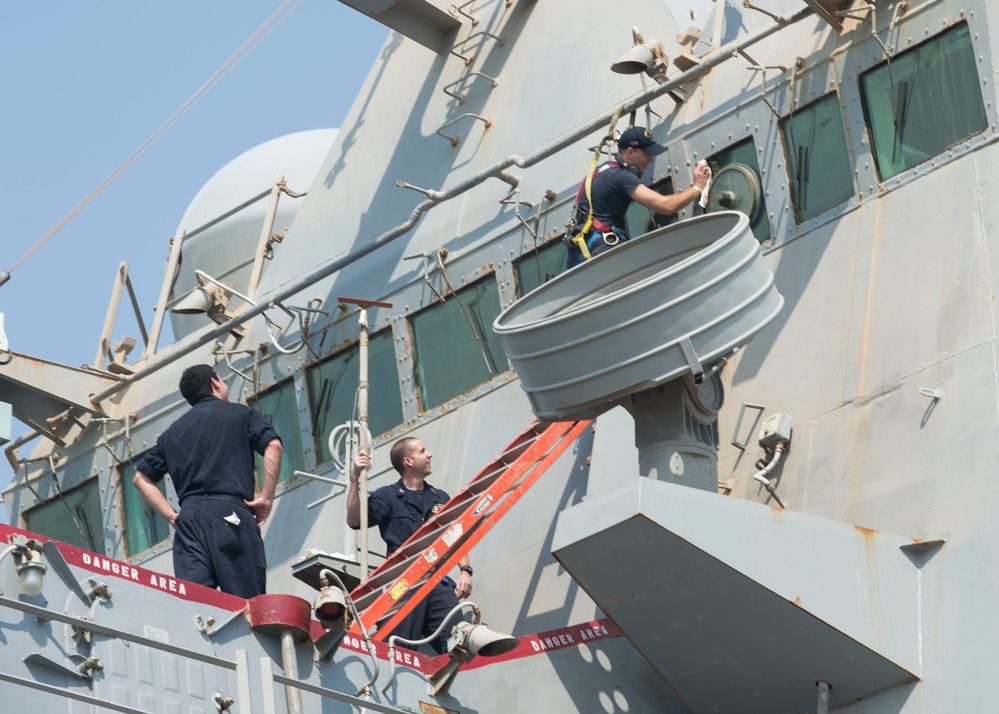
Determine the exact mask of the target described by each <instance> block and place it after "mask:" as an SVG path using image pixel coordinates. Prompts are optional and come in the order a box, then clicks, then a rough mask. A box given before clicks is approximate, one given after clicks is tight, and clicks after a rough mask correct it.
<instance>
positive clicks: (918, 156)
mask: <svg viewBox="0 0 999 714" xmlns="http://www.w3.org/2000/svg"><path fill="white" fill-rule="evenodd" d="M861 89H862V96H863V103H864V113H865V116H866V119H867V128H868V131H869V132H870V135H871V138H872V140H873V144H874V156H875V159H876V162H877V167H878V173H879V174H880V176H881V178H882V180H884V179H888V178H891V177H892V176H894V175H895V174H898V173H900V172H902V171H904V170H906V169H908V168H910V167H912V166H915V165H916V164H919V163H922V162H923V161H926V160H927V159H929V158H932V157H933V156H935V155H937V154H939V153H941V152H942V151H944V150H945V149H947V148H948V147H951V146H953V145H955V144H958V143H960V142H961V141H963V140H965V139H967V138H968V137H969V136H972V135H973V134H977V133H979V132H981V131H984V130H985V129H986V127H987V126H988V118H987V117H986V115H985V106H984V104H983V103H982V94H981V84H980V82H979V78H978V71H977V69H976V62H975V54H974V47H973V46H972V44H971V35H970V32H969V30H968V25H967V24H965V23H961V24H959V25H955V26H954V27H952V28H951V29H949V30H947V31H946V32H944V33H942V34H940V35H937V36H936V37H934V38H933V39H931V40H929V41H927V42H924V43H922V44H921V45H919V46H917V47H914V48H912V49H911V50H907V51H905V52H902V53H899V54H898V55H897V56H896V57H894V58H892V60H891V62H890V63H888V62H885V63H884V64H882V65H879V66H878V67H875V68H874V69H871V70H869V71H868V72H866V73H865V74H864V75H863V76H862V77H861Z"/></svg>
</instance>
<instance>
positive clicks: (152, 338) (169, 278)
mask: <svg viewBox="0 0 999 714" xmlns="http://www.w3.org/2000/svg"><path fill="white" fill-rule="evenodd" d="M183 243H184V233H183V232H181V233H180V235H178V236H176V237H175V238H174V239H173V242H172V243H171V244H170V257H169V258H167V267H166V272H165V273H164V274H163V284H162V285H161V286H160V297H159V299H158V300H157V301H156V314H155V315H153V324H152V326H151V327H150V328H149V342H147V343H146V349H144V350H143V351H142V356H143V357H144V358H145V357H149V356H150V355H151V354H153V353H154V352H156V343H157V342H159V339H160V331H161V330H162V329H163V319H164V317H165V316H166V305H167V300H169V299H170V291H171V290H173V278H174V276H175V275H176V274H177V266H178V265H180V248H181V245H182V244H183Z"/></svg>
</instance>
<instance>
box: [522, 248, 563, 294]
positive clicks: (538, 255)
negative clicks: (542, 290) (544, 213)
mask: <svg viewBox="0 0 999 714" xmlns="http://www.w3.org/2000/svg"><path fill="white" fill-rule="evenodd" d="M565 251H566V245H565V243H563V242H562V241H561V240H553V241H552V242H551V243H548V244H546V245H543V246H541V247H540V248H538V249H537V250H532V251H531V252H530V253H527V254H525V255H522V256H521V257H520V258H518V259H517V262H516V263H514V266H513V267H514V270H515V271H517V294H518V295H519V296H520V297H523V296H524V295H527V293H529V292H531V291H532V290H534V288H536V287H538V286H539V285H543V284H544V283H547V282H548V281H549V280H551V279H552V278H554V277H555V276H556V275H558V274H559V273H561V272H562V271H563V270H565Z"/></svg>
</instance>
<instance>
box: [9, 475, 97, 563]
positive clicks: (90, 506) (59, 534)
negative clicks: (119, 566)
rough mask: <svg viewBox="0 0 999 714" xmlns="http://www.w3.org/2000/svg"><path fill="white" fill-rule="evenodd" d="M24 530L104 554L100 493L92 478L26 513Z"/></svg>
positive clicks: (95, 480)
mask: <svg viewBox="0 0 999 714" xmlns="http://www.w3.org/2000/svg"><path fill="white" fill-rule="evenodd" d="M24 527H25V528H26V529H27V530H29V531H32V532H33V533H38V534H40V535H45V536H48V537H49V538H54V539H55V540H58V541H62V542H63V543H68V544H69V545H75V546H77V547H78V548H84V549H86V550H90V551H93V552H95V553H100V554H101V555H104V554H105V549H104V525H103V520H102V518H101V492H100V488H99V487H98V484H97V479H96V478H92V479H90V480H89V481H86V482H85V483H83V484H81V485H80V486H78V487H77V488H74V489H71V490H69V491H64V492H63V494H62V496H56V497H55V498H50V499H49V500H47V501H46V502H45V503H42V504H40V505H37V506H33V507H32V508H30V509H28V510H27V511H25V512H24Z"/></svg>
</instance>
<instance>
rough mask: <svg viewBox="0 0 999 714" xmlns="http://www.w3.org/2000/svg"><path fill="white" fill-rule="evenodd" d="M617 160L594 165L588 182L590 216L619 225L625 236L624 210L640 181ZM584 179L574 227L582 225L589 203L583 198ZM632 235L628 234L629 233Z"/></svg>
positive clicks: (626, 229) (626, 233) (584, 221)
mask: <svg viewBox="0 0 999 714" xmlns="http://www.w3.org/2000/svg"><path fill="white" fill-rule="evenodd" d="M623 166H624V163H623V162H622V161H620V160H615V161H608V162H607V163H605V164H601V165H600V166H598V167H597V170H596V171H595V172H594V173H593V180H592V181H591V182H590V195H591V196H592V197H593V217H594V219H596V220H598V221H600V222H601V223H603V224H609V225H611V226H614V227H615V228H620V229H621V230H622V231H624V232H625V235H628V225H627V220H626V219H625V213H626V212H627V211H628V206H630V205H631V192H632V191H634V190H635V186H637V185H638V184H640V183H641V182H642V179H641V177H639V176H636V175H635V174H634V173H632V172H631V171H629V170H628V169H627V168H623ZM585 186H586V179H585V178H584V179H583V187H584V188H583V192H582V195H581V196H580V199H579V206H578V208H577V210H576V227H577V228H580V229H581V228H582V227H583V225H584V224H585V223H586V217H587V215H589V211H590V204H589V202H588V201H587V200H586V188H585ZM628 237H629V238H630V237H631V236H630V235H629V236H628Z"/></svg>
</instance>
